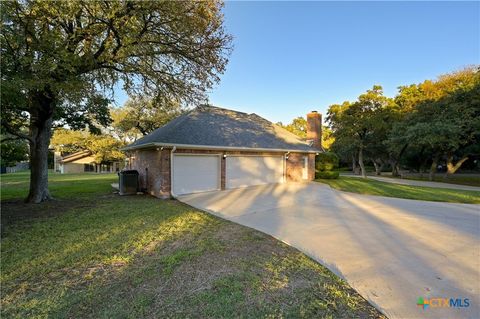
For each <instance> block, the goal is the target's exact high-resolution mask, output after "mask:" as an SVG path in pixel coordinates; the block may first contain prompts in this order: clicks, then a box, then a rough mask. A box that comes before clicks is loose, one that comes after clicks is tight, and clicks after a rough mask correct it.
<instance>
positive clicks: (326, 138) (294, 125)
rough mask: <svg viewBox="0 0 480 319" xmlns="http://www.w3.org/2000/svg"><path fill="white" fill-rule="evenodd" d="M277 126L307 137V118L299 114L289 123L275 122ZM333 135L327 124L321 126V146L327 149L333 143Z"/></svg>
mask: <svg viewBox="0 0 480 319" xmlns="http://www.w3.org/2000/svg"><path fill="white" fill-rule="evenodd" d="M277 125H278V126H281V127H283V128H284V129H286V130H287V131H289V132H292V133H293V134H295V135H297V136H298V137H300V138H303V139H306V138H307V120H305V118H303V117H301V116H299V117H296V118H294V119H293V120H292V122H291V123H290V124H287V125H284V124H283V123H282V122H278V123H277ZM333 140H334V138H333V136H332V130H330V128H329V127H327V126H324V125H323V126H322V144H321V145H322V147H323V148H324V149H329V148H330V146H331V145H332V143H333Z"/></svg>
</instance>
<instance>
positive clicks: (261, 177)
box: [225, 156, 284, 188]
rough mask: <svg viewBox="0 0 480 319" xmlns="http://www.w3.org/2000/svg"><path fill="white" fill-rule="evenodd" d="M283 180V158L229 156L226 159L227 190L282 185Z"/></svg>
mask: <svg viewBox="0 0 480 319" xmlns="http://www.w3.org/2000/svg"><path fill="white" fill-rule="evenodd" d="M283 180H284V160H283V156H228V157H227V158H226V167H225V186H226V188H237V187H247V186H253V185H262V184H273V183H282V182H283Z"/></svg>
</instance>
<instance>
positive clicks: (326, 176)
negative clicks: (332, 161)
mask: <svg viewBox="0 0 480 319" xmlns="http://www.w3.org/2000/svg"><path fill="white" fill-rule="evenodd" d="M338 175H339V173H338V172H334V171H323V172H317V173H316V178H322V179H337V178H338Z"/></svg>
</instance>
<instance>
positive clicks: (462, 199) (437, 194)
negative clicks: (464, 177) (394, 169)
mask: <svg viewBox="0 0 480 319" xmlns="http://www.w3.org/2000/svg"><path fill="white" fill-rule="evenodd" d="M316 181H317V182H321V183H324V184H328V185H330V186H331V187H332V188H335V189H338V190H341V191H345V192H351V193H359V194H367V195H379V196H387V197H398V198H407V199H418V200H427V201H435V202H450V203H467V204H479V203H480V192H476V191H466V190H453V189H445V188H432V187H420V186H409V185H399V184H392V183H386V182H380V181H376V180H372V179H368V178H367V179H363V178H358V177H346V176H340V178H338V179H317V180H316Z"/></svg>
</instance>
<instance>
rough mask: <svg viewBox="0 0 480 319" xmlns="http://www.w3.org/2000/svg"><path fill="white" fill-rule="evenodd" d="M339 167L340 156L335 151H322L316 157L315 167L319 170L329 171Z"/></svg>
mask: <svg viewBox="0 0 480 319" xmlns="http://www.w3.org/2000/svg"><path fill="white" fill-rule="evenodd" d="M336 167H338V156H337V155H336V154H335V153H332V152H327V153H320V154H318V155H317V157H316V158H315V169H316V171H317V172H328V171H331V170H333V169H334V168H336Z"/></svg>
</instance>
